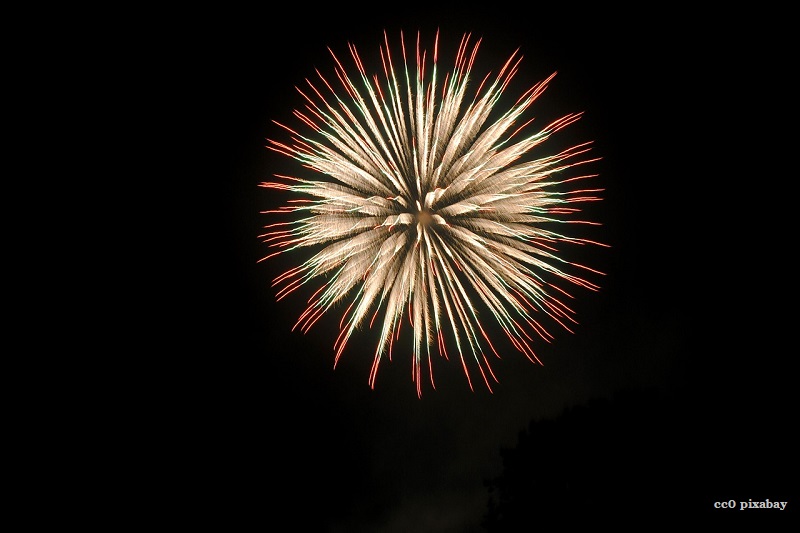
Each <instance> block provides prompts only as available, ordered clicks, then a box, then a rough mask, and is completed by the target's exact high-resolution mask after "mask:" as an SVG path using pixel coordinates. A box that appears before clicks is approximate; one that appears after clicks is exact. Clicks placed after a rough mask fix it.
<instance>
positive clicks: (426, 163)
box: [260, 33, 605, 396]
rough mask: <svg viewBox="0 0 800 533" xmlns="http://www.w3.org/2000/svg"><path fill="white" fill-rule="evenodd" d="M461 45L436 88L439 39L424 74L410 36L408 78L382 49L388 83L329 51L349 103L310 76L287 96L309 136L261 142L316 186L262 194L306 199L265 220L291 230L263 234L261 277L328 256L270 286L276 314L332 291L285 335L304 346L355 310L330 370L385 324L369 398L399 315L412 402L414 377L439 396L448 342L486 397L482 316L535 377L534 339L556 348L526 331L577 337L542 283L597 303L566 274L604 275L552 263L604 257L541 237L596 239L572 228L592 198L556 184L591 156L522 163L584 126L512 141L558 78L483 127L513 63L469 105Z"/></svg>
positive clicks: (469, 64) (290, 180)
mask: <svg viewBox="0 0 800 533" xmlns="http://www.w3.org/2000/svg"><path fill="white" fill-rule="evenodd" d="M470 40H471V37H470V35H468V34H467V35H464V36H463V38H462V40H461V43H460V45H459V48H458V52H457V54H456V59H455V62H454V68H453V71H452V72H450V73H448V74H446V75H445V77H444V80H443V81H441V88H439V87H438V84H439V83H440V80H439V72H438V66H437V62H438V53H439V52H438V41H439V35H438V33H437V35H436V39H435V44H434V51H433V60H432V62H431V65H430V67H431V68H430V69H429V70H428V71H426V68H427V67H428V63H429V61H430V60H429V58H428V53H427V51H425V50H423V49H422V48H421V46H420V36H419V34H418V35H417V42H416V47H415V50H414V54H413V55H414V59H415V63H414V65H413V66H412V65H409V61H408V56H409V54H408V52H407V49H406V42H405V39H404V38H403V34H402V33H401V34H400V62H398V61H397V60H396V58H395V57H394V56H393V55H392V53H391V52H390V47H389V39H388V36H386V34H385V33H384V45H383V46H382V47H381V49H380V56H381V62H382V65H383V83H381V80H380V79H379V76H378V75H375V76H373V77H372V79H370V77H369V75H368V74H367V72H366V69H365V67H364V65H363V63H362V61H361V58H360V56H359V54H358V52H357V51H356V48H355V46H353V45H352V44H351V45H349V51H350V55H351V58H352V60H353V62H354V64H355V72H356V76H354V77H351V75H349V74H348V73H347V70H346V69H345V67H344V65H343V63H342V62H341V61H340V60H339V58H338V57H337V56H336V55H335V54H334V53H333V51H330V53H331V55H332V57H333V60H334V64H335V68H334V72H335V76H336V79H337V80H338V82H339V84H340V85H341V88H342V89H343V92H337V90H336V89H335V88H334V85H333V84H331V83H330V82H329V80H328V79H327V78H325V77H324V76H323V75H322V74H321V73H320V72H319V71H317V72H316V74H317V77H318V78H319V81H318V82H312V81H311V80H306V84H307V86H308V87H307V88H305V89H301V88H298V89H297V90H298V92H299V93H300V94H301V95H302V97H303V98H304V100H305V108H304V109H303V110H295V111H294V115H295V117H296V118H297V119H298V120H299V121H300V122H301V123H302V124H304V125H305V126H306V127H308V128H309V129H310V130H311V133H310V134H307V135H303V134H301V133H299V132H298V131H296V130H295V129H292V128H290V127H288V126H285V125H283V124H280V123H278V122H276V124H277V125H278V126H280V127H281V128H283V129H284V130H286V132H288V134H289V137H290V139H291V141H290V142H279V141H274V140H269V141H268V142H269V144H268V146H267V148H269V149H271V150H274V151H276V152H278V153H281V154H283V155H286V156H288V157H290V158H292V159H294V160H296V161H298V162H300V163H301V164H302V165H303V166H304V167H306V168H308V169H310V170H312V171H314V172H315V173H317V174H319V175H320V176H319V179H305V178H300V177H292V176H281V175H276V178H279V179H280V180H282V181H277V182H264V183H262V184H261V186H262V187H265V188H268V189H277V190H280V191H284V192H290V193H295V194H297V195H300V196H301V197H300V198H296V199H294V200H290V201H289V202H288V203H287V205H285V206H283V207H281V208H279V209H277V210H275V211H265V212H264V213H280V214H290V215H300V217H299V218H296V219H295V220H292V221H290V222H282V223H276V224H270V225H268V226H265V229H266V230H268V231H267V232H266V233H264V234H262V235H260V238H262V239H263V240H264V242H265V243H266V244H268V246H270V247H273V248H277V249H278V250H277V251H276V252H274V253H271V254H269V255H267V256H266V257H264V258H263V259H262V261H263V260H264V259H267V258H269V257H272V256H274V255H277V254H280V253H285V252H289V251H293V250H297V249H299V248H303V247H309V246H322V249H321V250H319V251H317V252H316V254H315V255H313V257H311V258H310V259H308V260H306V261H305V262H304V263H302V264H301V265H299V266H298V267H295V268H293V269H291V270H289V271H288V272H286V273H284V274H283V275H281V276H279V277H278V278H276V280H275V282H274V283H273V285H276V286H277V285H280V286H282V288H281V289H280V290H279V292H278V298H279V299H281V298H284V297H286V296H287V295H288V294H290V293H292V292H293V291H295V290H296V289H298V288H299V287H300V286H303V285H305V284H307V283H309V282H311V281H312V280H315V279H316V278H319V277H321V276H325V278H326V280H327V281H325V282H324V284H323V285H322V287H320V289H319V290H318V291H317V292H315V293H314V295H313V296H312V297H311V299H310V300H309V302H308V307H307V308H306V310H305V311H304V312H303V313H302V314H301V316H300V317H299V319H298V322H297V324H296V326H295V327H296V328H297V327H299V328H300V329H301V330H302V331H304V332H305V331H308V330H309V328H311V326H312V325H313V324H314V323H315V322H316V321H317V320H319V319H320V318H321V317H322V316H323V315H324V314H325V313H326V312H328V311H330V310H331V309H332V308H333V307H334V306H336V305H337V304H339V303H341V302H342V301H343V300H344V299H345V298H348V297H349V304H348V305H347V306H346V310H345V312H344V314H343V315H342V321H341V323H340V330H341V332H340V335H339V337H338V338H337V339H336V342H335V343H334V350H335V352H336V359H335V360H336V362H338V360H339V358H340V357H341V355H342V353H343V352H344V350H345V346H346V345H347V342H348V340H349V339H350V337H351V336H352V335H353V333H354V332H355V330H356V329H357V328H358V327H359V326H360V325H361V324H362V323H363V322H364V321H365V320H367V321H368V322H369V325H370V327H372V325H373V324H374V323H375V321H376V320H379V311H380V310H381V309H383V310H384V312H383V318H382V323H380V324H379V327H380V331H381V335H380V340H379V343H378V346H377V348H376V352H375V359H374V362H373V365H372V369H371V371H370V376H369V384H370V386H371V387H374V386H375V380H376V376H377V370H378V366H379V364H380V362H381V360H382V358H383V357H384V356H388V357H389V358H391V352H392V347H393V345H394V341H395V340H397V339H398V338H399V332H400V326H401V324H402V322H403V315H407V317H408V320H409V323H410V325H411V327H412V330H413V332H412V335H413V342H412V350H413V359H412V361H413V364H412V378H413V380H414V381H415V382H416V387H417V394H418V395H420V396H421V395H422V370H423V367H427V369H428V373H429V375H430V381H431V385H432V386H433V387H434V388H435V385H434V380H433V365H432V360H431V359H432V354H431V348H432V347H436V349H438V351H439V353H440V354H441V355H442V356H443V357H445V358H448V351H447V348H446V345H447V342H446V339H445V332H449V335H452V341H453V342H454V344H455V352H456V353H457V354H458V357H459V359H460V362H461V366H462V368H463V370H464V373H465V374H466V376H467V379H468V381H469V385H470V388H472V387H473V384H472V375H471V372H470V368H471V367H472V366H476V367H477V369H478V371H479V374H480V376H481V378H482V380H483V382H484V383H485V385H486V386H487V387H488V388H489V390H490V391H491V381H495V382H496V381H497V378H496V377H495V375H494V373H493V371H492V369H491V367H490V365H489V361H488V359H487V357H486V356H485V354H484V348H483V346H485V345H488V346H489V348H490V349H491V351H492V352H493V353H494V354H495V356H497V357H499V355H498V354H497V352H496V350H495V347H494V345H493V344H492V342H491V340H490V339H489V336H488V335H487V334H486V333H485V332H484V329H483V327H482V325H481V323H480V319H479V309H478V307H477V305H478V302H480V304H482V305H483V306H484V307H485V309H488V311H489V312H490V313H491V315H492V316H494V318H495V319H496V321H497V323H498V324H499V325H500V327H501V328H502V329H503V331H504V332H505V334H506V335H507V336H508V338H509V339H510V341H511V342H512V344H513V345H514V346H515V347H516V348H517V349H518V350H519V351H520V352H522V353H523V354H524V355H525V356H526V357H528V358H529V359H530V360H531V361H534V362H537V363H540V361H539V358H538V357H537V356H536V354H535V353H534V350H533V348H532V343H533V340H534V337H533V336H531V335H530V334H529V332H533V334H534V335H536V336H537V337H539V338H541V339H543V340H544V341H547V342H550V340H551V339H552V338H553V336H552V335H551V334H550V333H549V332H548V331H547V330H546V329H545V327H544V326H543V325H542V323H541V322H540V320H537V318H536V316H535V315H536V314H537V313H542V314H544V315H546V316H548V317H549V318H550V319H552V320H553V321H555V322H556V323H558V324H559V325H561V326H562V327H564V328H565V329H567V330H569V328H568V326H567V324H566V322H575V320H574V318H573V317H572V315H573V314H574V312H573V311H572V310H571V309H570V308H569V307H568V306H566V305H565V304H564V303H562V302H561V301H560V300H559V299H558V297H561V296H566V297H568V298H572V296H570V294H569V293H568V292H566V291H565V290H564V289H563V288H562V287H559V286H557V285H555V284H553V283H552V282H551V281H548V279H550V278H556V279H561V280H564V281H566V282H569V283H572V284H575V285H578V286H581V287H584V288H587V289H590V290H597V289H598V286H597V285H595V284H593V283H591V282H589V281H587V280H585V279H583V278H581V277H578V276H576V275H574V274H571V273H569V272H567V271H565V270H562V269H565V268H574V269H583V270H587V271H590V272H593V273H596V274H601V273H600V272H597V271H596V270H592V269H591V268H589V267H586V266H583V265H578V264H575V263H571V262H569V261H567V260H565V259H562V258H560V257H559V255H558V249H557V247H556V245H557V244H558V243H571V244H576V245H583V244H592V245H599V246H605V245H603V244H601V243H598V242H594V241H590V240H587V239H581V238H577V237H571V236H569V235H567V234H566V232H565V233H561V232H556V231H554V230H553V229H548V228H551V227H552V226H553V225H556V224H564V225H566V224H593V223H591V222H587V221H581V220H575V219H573V218H571V216H572V215H574V214H576V213H578V212H579V211H580V210H579V209H578V208H576V207H571V206H572V205H574V204H576V203H579V202H592V201H597V200H599V199H600V198H599V197H598V196H597V194H598V193H599V192H600V191H601V190H600V189H575V188H574V184H575V183H576V182H578V181H579V180H583V179H587V178H592V177H595V175H593V174H586V175H580V176H565V177H562V175H564V172H565V171H566V170H568V169H571V168H573V167H575V166H578V165H583V164H587V163H591V162H593V161H596V160H597V158H595V159H586V158H585V157H586V154H587V153H588V151H589V150H590V148H591V143H584V144H579V145H577V146H573V147H571V148H568V149H566V150H563V151H561V152H560V153H557V154H555V155H548V156H544V157H539V158H535V159H529V160H526V159H524V158H523V156H525V155H526V154H529V153H530V152H531V151H532V150H533V149H534V148H536V147H538V146H540V145H541V144H542V143H544V142H545V141H546V140H547V139H548V138H549V137H550V136H551V135H553V134H554V133H556V132H558V131H559V130H561V129H563V128H565V127H567V126H569V125H570V124H572V123H574V122H575V121H577V120H578V119H579V118H580V116H581V114H580V113H577V114H570V115H567V116H564V117H562V118H560V119H558V120H555V121H553V122H552V123H550V124H549V125H548V126H546V127H544V128H543V129H541V130H540V131H537V132H535V133H533V134H531V135H527V134H525V131H526V128H527V127H528V126H529V124H530V122H531V120H532V119H531V120H528V121H526V122H525V123H523V124H522V125H519V126H515V125H516V124H517V122H518V121H519V119H520V118H521V117H522V115H523V113H524V112H525V111H526V110H527V109H528V108H529V107H530V106H531V104H532V103H533V102H534V101H535V100H536V99H537V98H538V97H539V96H540V95H541V94H542V93H543V92H544V90H545V89H546V88H547V85H548V83H549V82H550V81H551V80H552V79H553V77H554V76H555V74H553V75H551V76H550V77H548V78H547V79H545V80H544V81H541V82H539V83H537V84H535V85H534V86H533V87H531V88H530V89H529V90H528V91H526V92H525V93H524V94H522V96H520V97H519V99H518V100H517V101H516V103H515V104H514V105H513V106H511V107H510V108H509V109H508V110H507V111H506V112H505V113H503V114H502V115H501V116H500V117H499V118H498V119H496V120H495V121H494V122H491V123H487V122H488V120H489V117H490V115H491V114H492V112H493V111H496V106H497V104H498V102H499V99H500V96H501V95H502V94H503V91H504V90H506V89H507V87H508V85H509V83H510V81H511V79H512V78H513V77H514V75H515V74H516V72H517V69H518V66H519V64H520V61H521V57H518V56H517V52H514V53H513V54H512V55H511V57H510V58H509V59H508V61H507V62H506V63H505V64H504V65H503V66H502V68H501V69H500V71H499V72H498V74H497V75H496V76H495V77H494V78H493V79H492V78H491V76H490V75H486V77H484V78H483V79H482V80H480V82H479V84H478V87H477V89H476V90H475V92H474V93H473V95H472V97H471V101H470V99H469V97H468V95H467V89H468V82H469V81H470V74H471V69H472V68H473V66H474V62H475V58H476V55H477V51H478V47H479V45H480V40H478V41H477V42H475V43H474V44H471V43H470ZM398 67H400V70H399V71H398ZM354 78H356V79H355V80H354ZM357 81H360V83H361V85H358V84H357V83H356V82H357ZM439 94H440V95H441V96H440V97H439V98H437V97H436V95H439ZM512 128H513V129H512ZM554 291H555V292H557V293H558V295H554ZM557 296H558V297H557ZM476 298H477V299H476ZM379 322H380V320H379ZM484 343H485V344H484ZM423 361H424V362H425V363H426V364H423Z"/></svg>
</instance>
